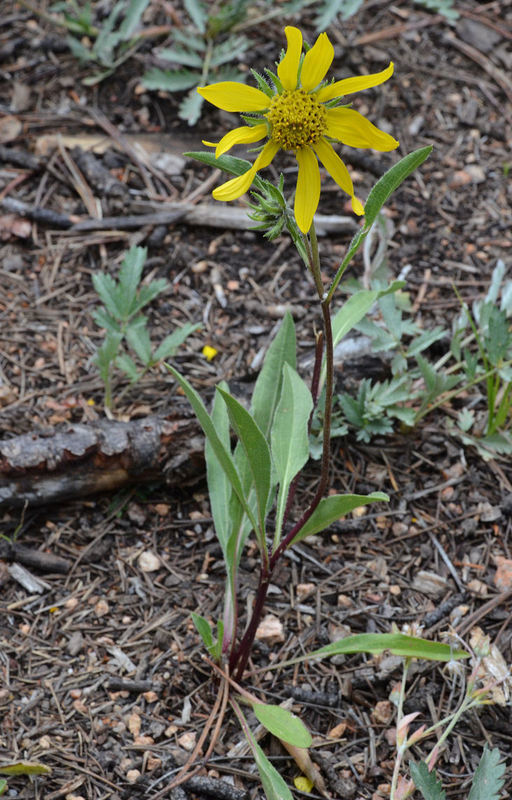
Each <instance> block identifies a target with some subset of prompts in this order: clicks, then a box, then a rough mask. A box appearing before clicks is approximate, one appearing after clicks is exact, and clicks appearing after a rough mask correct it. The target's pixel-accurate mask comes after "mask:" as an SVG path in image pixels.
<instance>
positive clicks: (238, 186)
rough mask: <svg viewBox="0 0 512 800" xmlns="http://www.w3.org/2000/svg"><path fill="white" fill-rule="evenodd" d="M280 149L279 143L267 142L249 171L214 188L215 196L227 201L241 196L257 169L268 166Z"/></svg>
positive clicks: (216, 198) (213, 193) (217, 198)
mask: <svg viewBox="0 0 512 800" xmlns="http://www.w3.org/2000/svg"><path fill="white" fill-rule="evenodd" d="M278 150H279V145H277V144H276V143H275V142H272V141H270V142H267V143H266V145H265V147H264V148H263V150H262V151H261V153H260V154H259V156H258V158H257V159H256V161H255V162H254V164H253V165H252V167H251V168H250V169H248V170H247V172H244V174H243V175H239V176H238V177H236V178H232V179H231V180H230V181H227V182H226V183H223V184H222V186H218V187H217V188H216V189H214V190H213V192H212V195H213V198H214V199H215V200H225V201H226V200H236V198H237V197H241V196H242V195H243V194H245V193H246V191H247V190H248V189H249V187H250V185H251V183H252V182H253V180H254V176H255V175H256V173H257V171H258V170H259V169H263V168H264V167H268V165H269V164H270V162H271V161H272V159H273V158H274V156H275V154H276V153H277V151H278Z"/></svg>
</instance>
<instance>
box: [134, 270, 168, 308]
mask: <svg viewBox="0 0 512 800" xmlns="http://www.w3.org/2000/svg"><path fill="white" fill-rule="evenodd" d="M167 286H168V283H167V281H166V280H165V278H159V279H158V280H156V281H151V283H150V284H149V285H148V286H141V287H140V289H139V293H138V295H137V299H136V301H135V302H134V303H133V305H132V308H131V311H130V316H132V317H133V315H134V314H137V313H138V312H139V311H140V310H141V309H142V308H144V306H147V305H148V303H151V301H152V300H154V299H155V297H158V295H159V294H160V293H161V292H163V291H164V290H165V289H167Z"/></svg>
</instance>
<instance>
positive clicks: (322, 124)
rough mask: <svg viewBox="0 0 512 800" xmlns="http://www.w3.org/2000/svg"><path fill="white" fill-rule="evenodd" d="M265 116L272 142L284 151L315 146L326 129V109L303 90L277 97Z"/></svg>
mask: <svg viewBox="0 0 512 800" xmlns="http://www.w3.org/2000/svg"><path fill="white" fill-rule="evenodd" d="M265 116H266V117H267V120H268V121H269V123H270V126H271V133H270V136H271V139H272V140H273V141H274V142H275V143H276V144H278V145H279V147H281V148H282V149H283V150H297V149H298V148H301V147H308V146H311V145H313V144H316V143H317V142H318V141H319V140H320V139H321V138H322V136H323V135H324V134H325V132H326V129H327V113H326V109H325V108H324V106H322V105H320V103H319V102H318V101H317V100H316V99H315V97H313V96H312V95H310V94H308V93H307V92H305V91H304V90H303V89H294V90H292V91H288V92H283V94H279V95H276V96H275V97H274V98H273V99H272V101H271V103H270V109H269V111H268V113H267V114H266V115H265Z"/></svg>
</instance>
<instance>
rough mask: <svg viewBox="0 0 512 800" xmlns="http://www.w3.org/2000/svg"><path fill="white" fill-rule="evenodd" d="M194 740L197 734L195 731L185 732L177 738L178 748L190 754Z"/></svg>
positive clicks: (194, 743) (194, 744)
mask: <svg viewBox="0 0 512 800" xmlns="http://www.w3.org/2000/svg"><path fill="white" fill-rule="evenodd" d="M196 738H197V734H196V733H195V731H187V732H186V733H182V735H181V736H179V737H178V744H179V745H180V747H183V749H184V750H186V751H187V752H188V753H190V752H191V751H192V750H193V749H194V747H195V746H196Z"/></svg>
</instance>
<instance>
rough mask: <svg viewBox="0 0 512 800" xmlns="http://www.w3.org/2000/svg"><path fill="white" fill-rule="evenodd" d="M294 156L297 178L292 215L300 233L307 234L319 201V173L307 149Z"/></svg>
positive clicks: (310, 152) (313, 156)
mask: <svg viewBox="0 0 512 800" xmlns="http://www.w3.org/2000/svg"><path fill="white" fill-rule="evenodd" d="M295 155H296V157H297V161H298V163H299V176H298V178H297V188H296V190H295V207H294V214H295V219H296V221H297V225H298V226H299V228H300V230H301V231H302V233H307V232H308V231H309V229H310V228H311V223H312V222H313V217H314V216H315V211H316V210H317V208H318V201H319V200H320V171H319V169H318V161H317V160H316V156H315V154H314V153H313V151H312V150H311V149H310V148H309V147H301V148H300V149H299V150H297V152H296V153H295Z"/></svg>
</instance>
